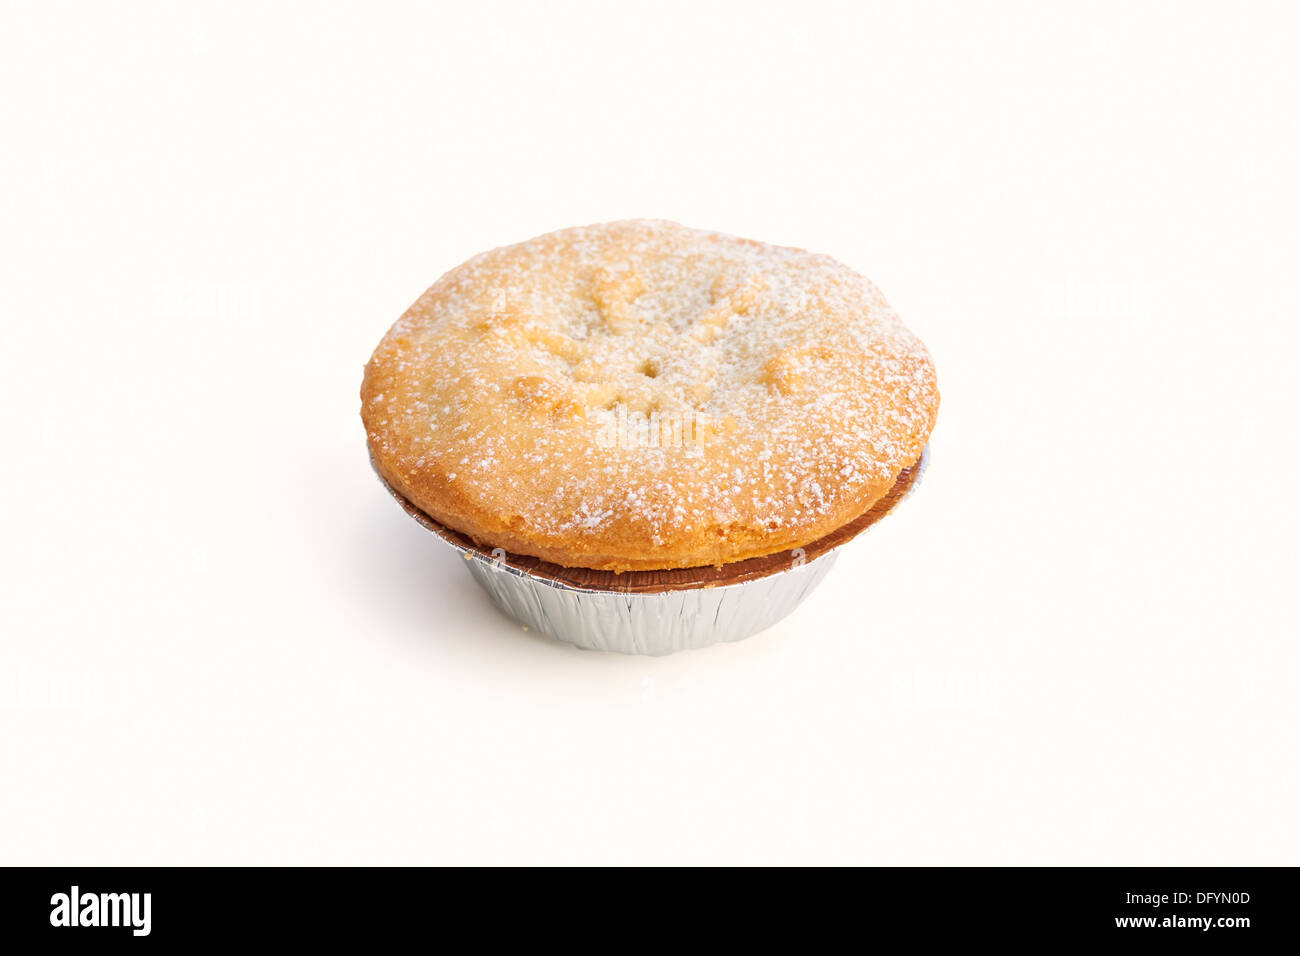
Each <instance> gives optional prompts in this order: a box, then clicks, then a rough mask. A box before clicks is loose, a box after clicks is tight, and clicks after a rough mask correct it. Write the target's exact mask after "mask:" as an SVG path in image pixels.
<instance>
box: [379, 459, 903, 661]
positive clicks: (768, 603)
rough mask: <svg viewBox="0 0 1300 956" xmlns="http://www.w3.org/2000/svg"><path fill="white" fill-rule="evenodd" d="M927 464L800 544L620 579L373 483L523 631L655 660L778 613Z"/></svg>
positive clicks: (742, 634) (743, 630)
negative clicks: (509, 543)
mask: <svg viewBox="0 0 1300 956" xmlns="http://www.w3.org/2000/svg"><path fill="white" fill-rule="evenodd" d="M928 462H929V448H928V446H927V448H926V449H925V450H924V451H923V452H922V454H921V458H920V459H919V460H918V461H917V462H916V463H915V464H913V465H911V466H910V467H909V468H905V469H904V470H903V471H902V472H901V473H900V474H899V477H898V481H897V482H896V483H895V484H894V487H893V488H891V489H890V491H889V492H888V493H887V494H886V495H885V497H884V498H882V499H881V500H880V501H879V502H877V503H876V505H875V506H874V507H872V508H871V509H870V510H869V511H868V512H866V513H865V514H864V515H862V516H861V517H859V518H857V519H856V520H854V521H852V522H850V523H849V524H847V525H845V526H843V527H842V528H839V529H837V530H836V531H834V532H832V533H831V534H829V535H827V536H826V537H824V538H822V539H820V540H818V541H815V542H813V543H811V544H809V545H806V546H804V547H802V548H794V549H793V550H789V551H782V552H778V553H777V554H774V555H768V556H766V557H762V558H754V559H751V560H748V561H740V562H736V563H735V564H728V565H724V566H722V567H720V568H685V569H678V570H670V571H626V572H623V573H621V574H615V573H613V572H609V571H593V570H589V569H585V568H564V567H560V566H559V565H554V564H549V563H547V562H544V561H540V560H538V559H536V558H530V557H526V556H522V555H510V554H507V553H506V552H505V551H503V550H502V549H500V548H495V549H488V548H484V547H481V546H480V545H479V544H478V543H476V542H475V541H473V540H472V539H470V538H469V537H468V536H466V535H463V534H460V533H459V532H457V531H454V530H452V529H450V528H447V527H445V526H444V525H441V524H439V523H438V522H436V521H434V520H433V519H432V518H430V517H429V516H428V515H426V514H425V513H424V512H422V511H420V510H419V509H418V508H416V507H415V506H414V505H413V504H412V503H411V502H410V501H408V500H407V499H406V498H405V497H403V496H402V495H401V494H400V493H398V492H397V491H396V490H395V489H393V487H392V486H391V485H389V484H388V483H387V482H386V481H384V479H383V477H382V476H381V477H380V481H382V482H383V483H384V487H386V488H387V489H388V491H389V493H390V494H392V496H393V497H394V498H395V499H396V500H397V502H398V504H400V505H401V506H402V508H403V509H404V510H405V511H406V513H407V514H409V515H410V516H411V517H412V518H414V519H415V520H416V521H418V522H419V523H420V524H421V525H423V526H424V527H425V528H427V529H428V530H429V531H432V532H433V533H434V535H435V536H436V537H437V538H438V539H439V540H441V541H443V542H445V543H446V544H448V545H450V546H451V547H453V548H455V549H456V550H457V551H458V552H460V554H461V555H462V556H463V557H464V559H465V566H466V567H467V568H468V569H469V572H470V574H471V575H472V576H473V577H474V580H475V581H477V582H478V583H479V585H480V586H481V587H482V588H483V590H485V591H486V592H487V593H488V595H489V596H490V597H491V599H492V602H493V603H494V604H496V606H497V607H498V608H500V609H501V611H502V612H504V613H505V614H506V615H508V616H509V617H511V618H513V619H514V620H516V621H518V622H519V623H521V624H523V625H524V626H525V627H527V628H529V629H531V630H534V631H538V632H540V633H542V634H545V635H547V636H549V637H552V638H555V639H556V640H560V641H565V642H567V643H570V644H575V645H577V646H578V647H582V648H586V649H589V650H598V651H616V652H618V653H621V654H650V655H662V654H672V653H675V652H676V651H685V650H693V649H696V648H701V647H707V646H709V645H710V644H719V643H723V642H727V641H739V640H743V639H744V638H746V637H750V636H752V635H754V634H757V633H759V632H760V631H764V630H766V629H767V628H769V627H771V626H772V625H773V624H775V623H777V622H778V621H780V620H781V619H782V618H784V617H786V616H787V615H788V614H790V612H792V611H793V610H794V609H795V608H796V607H798V606H799V603H800V602H801V601H803V599H804V598H805V597H807V596H808V595H809V593H811V592H812V590H813V588H815V587H816V586H817V585H818V584H819V583H821V580H822V579H823V578H824V577H825V576H826V574H827V572H829V571H830V569H831V566H832V565H833V564H834V563H835V558H836V555H837V553H838V551H839V549H840V548H841V547H843V546H844V545H845V544H847V543H848V542H849V541H851V540H852V539H853V538H855V537H857V536H858V535H859V534H861V533H862V532H863V531H865V530H866V529H867V528H869V527H871V526H872V525H874V524H875V523H876V522H877V521H879V520H880V519H881V518H883V517H884V516H885V515H886V514H888V513H889V512H890V511H892V510H893V509H894V508H895V507H897V506H898V504H899V503H900V502H901V501H902V500H903V499H904V498H906V497H907V496H908V495H909V494H910V493H911V491H912V490H913V489H914V488H915V487H916V485H917V483H918V481H919V479H920V476H921V473H922V471H923V470H924V469H925V466H926V465H927V464H928Z"/></svg>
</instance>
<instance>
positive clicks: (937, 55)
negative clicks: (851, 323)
mask: <svg viewBox="0 0 1300 956" xmlns="http://www.w3.org/2000/svg"><path fill="white" fill-rule="evenodd" d="M191 6H192V5H180V4H163V3H159V4H149V5H145V4H129V5H125V4H83V5H76V6H68V5H54V6H45V5H35V4H15V5H9V4H6V5H5V8H4V27H3V30H0V80H3V88H4V91H5V92H4V94H3V101H2V102H0V137H3V151H2V152H0V176H2V178H3V214H2V221H3V238H2V239H0V242H2V243H3V245H2V246H0V305H2V307H3V313H2V314H3V321H4V327H3V346H2V347H0V382H3V389H4V402H3V406H2V409H0V416H2V417H3V434H4V447H5V450H6V453H5V457H4V467H3V469H0V501H3V510H4V521H3V532H2V542H0V574H2V575H3V580H4V582H5V584H4V587H3V591H2V592H0V632H2V635H3V643H2V645H0V732H2V736H0V765H2V768H3V784H2V786H0V862H3V863H46V864H142V863H163V864H165V863H250V862H252V863H325V862H330V863H361V862H372V863H396V862H584V863H595V862H617V863H633V862H644V863H664V862H718V863H776V862H813V863H821V862H826V863H829V862H857V863H1052V864H1057V863H1060V864H1064V863H1118V864H1136V863H1146V864H1191V863H1206V864H1226V863H1239V864H1262V863H1291V864H1295V863H1297V862H1300V828H1298V824H1297V812H1296V806H1297V799H1298V798H1300V774H1298V772H1297V727H1298V718H1300V704H1298V703H1297V670H1298V667H1297V665H1298V655H1297V650H1296V638H1297V633H1298V631H1300V628H1298V627H1297V624H1298V623H1300V615H1298V614H1297V602H1296V598H1295V588H1296V583H1297V571H1298V570H1300V567H1298V562H1297V548H1296V540H1297V532H1298V531H1300V528H1298V527H1297V509H1296V506H1295V499H1294V493H1295V492H1294V482H1295V475H1296V471H1297V464H1300V458H1298V456H1297V452H1296V447H1295V438H1296V426H1295V422H1296V417H1295V416H1296V412H1297V407H1296V406H1297V402H1296V385H1295V374H1296V347H1297V344H1298V338H1300V337H1298V335H1297V314H1298V312H1300V295H1298V294H1297V281H1296V271H1297V252H1298V249H1297V219H1298V214H1300V208H1298V207H1300V202H1298V199H1297V197H1298V196H1300V190H1298V189H1297V176H1296V170H1297V166H1298V164H1300V155H1298V153H1300V150H1298V149H1297V147H1298V146H1300V135H1298V132H1297V117H1298V116H1300V103H1298V102H1297V99H1298V98H1297V92H1296V91H1297V88H1298V84H1300V67H1297V64H1296V49H1297V48H1298V47H1300V15H1298V14H1297V10H1296V7H1295V6H1294V5H1293V4H1265V3H1246V2H1239V3H1222V4H1211V5H1197V4H1190V3H1179V4H1174V3H1169V4H1151V3H1141V4H1128V3H1123V4H1115V5H1110V6H1104V7H1096V6H1095V5H1093V4H1083V3H1071V4H1060V3H1056V4H1043V3H1026V4H960V5H958V4H953V5H948V4H942V5H916V4H899V5H885V6H879V5H860V4H843V5H838V4H836V5H831V4H820V3H809V2H795V3H785V4H773V5H764V4H759V3H744V4H725V5H724V4H711V3H697V2H688V3H654V4H630V3H619V4H583V5H573V4H543V5H537V6H536V7H534V6H524V5H522V4H520V5H486V6H484V5H479V4H466V3H448V4H443V5H441V6H437V5H421V6H411V7H401V6H392V5H382V4H381V5H376V4H370V3H367V4H356V5H349V6H341V5H338V4H322V5H315V4H303V5H301V6H287V5H281V4H266V3H257V4H249V5H240V6H237V7H233V8H232V6H231V5H230V4H224V3H223V4H210V5H205V6H202V7H192V9H182V8H183V7H191ZM629 216H656V217H665V218H671V219H676V220H678V221H681V222H684V223H686V224H688V225H693V226H699V227H707V228H715V229H720V230H723V231H726V232H732V233H736V234H739V235H743V236H750V237H754V238H759V239H764V240H768V241H772V242H778V243H782V244H789V245H798V246H803V247H806V248H810V249H814V250H817V251H821V252H827V253H830V254H832V255H834V256H836V257H837V258H839V259H841V260H842V261H844V262H846V263H848V264H850V265H852V266H853V267H855V268H857V269H859V270H860V271H862V272H864V273H865V274H866V275H868V276H870V277H871V278H872V279H873V280H875V281H876V282H877V284H878V285H880V286H881V288H882V289H883V290H884V291H885V294H886V295H887V296H889V298H890V299H891V301H892V302H893V304H894V305H895V306H896V307H897V309H898V310H899V311H900V313H901V314H902V315H903V317H904V319H905V320H906V321H907V322H908V324H909V325H910V326H911V327H912V328H913V329H914V330H915V331H916V332H917V333H918V334H919V335H920V336H921V337H922V338H923V339H924V340H925V341H926V342H927V344H928V345H929V346H930V348H931V351H932V352H933V355H934V357H935V361H936V364H937V367H938V370H939V380H940V385H941V388H942V390H943V396H944V399H943V407H942V409H941V412H940V416H939V425H938V428H937V430H936V432H935V435H934V438H933V456H934V457H933V462H932V466H931V468H930V471H929V472H928V474H927V476H926V479H925V481H924V483H923V486H922V487H921V488H920V489H919V491H918V493H917V494H916V496H915V497H914V498H913V499H912V500H910V501H909V502H908V504H907V505H906V506H905V507H904V508H903V509H901V510H900V511H899V512H898V514H896V515H894V516H892V517H891V518H890V519H889V520H888V521H886V522H885V523H884V524H882V525H881V526H880V527H879V528H878V529H876V530H875V531H874V532H873V533H872V534H870V535H868V536H867V537H865V538H863V539H861V540H860V541H858V542H856V544H855V546H853V547H851V548H849V549H846V551H845V552H844V553H843V555H842V557H841V559H840V563H839V564H838V566H837V567H836V568H835V570H834V571H833V572H832V574H831V575H830V577H829V578H828V579H827V580H826V582H825V583H824V584H823V585H822V587H821V589H820V590H818V591H817V592H816V593H815V594H814V595H813V596H812V597H811V598H810V599H809V600H808V601H807V603H805V604H804V605H803V606H802V607H801V608H800V610H799V611H797V612H796V613H795V615H794V616H792V617H791V618H789V619H787V620H786V621H785V622H783V623H782V624H781V625H779V626H777V627H776V628H774V629H772V630H770V631H768V632H766V633H764V634H762V635H760V636H758V637H755V638H753V639H751V640H749V641H746V642H743V643H741V644H736V645H729V646H721V647H716V648H712V649H709V650H705V651H699V652H694V653H687V654H681V655H677V656H674V657H670V658H661V659H644V658H635V657H620V656H613V655H605V654H599V653H588V652H581V651H577V650H574V649H572V648H570V647H568V646H565V645H561V644H557V643H552V642H550V641H547V640H544V639H541V638H538V637H536V636H534V635H531V634H525V633H523V632H522V631H521V630H520V629H519V628H518V627H517V626H516V625H514V624H512V623H511V622H510V621H508V620H506V619H504V618H503V617H501V616H499V615H498V614H497V613H496V612H494V611H493V610H492V609H491V607H490V605H489V604H488V603H487V600H486V598H485V597H484V596H483V595H482V594H481V593H480V592H479V591H478V590H477V589H476V588H475V587H474V585H473V584H472V582H471V579H470V578H469V576H468V575H467V574H466V573H465V571H464V569H463V568H461V567H459V566H458V565H459V564H460V560H459V559H458V558H457V557H456V556H455V555H454V554H452V553H451V552H450V551H449V550H447V549H445V548H443V547H442V546H440V544H439V543H438V542H437V541H436V540H434V539H432V538H431V537H430V536H429V535H427V534H426V533H425V532H424V531H422V530H421V529H420V528H419V527H417V526H416V525H415V524H414V523H413V522H411V521H410V520H409V519H408V518H406V517H405V516H404V515H403V514H402V513H401V512H400V511H399V510H398V508H397V507H396V506H395V505H394V504H393V502H392V501H391V500H389V499H388V497H387V495H386V494H385V493H384V491H383V490H382V489H381V488H380V486H379V485H378V483H377V482H376V481H375V479H374V476H373V475H372V473H371V471H370V469H369V466H368V463H367V458H366V452H365V446H364V437H363V432H362V428H361V424H360V421H359V419H358V414H357V413H358V405H359V403H358V398H357V391H358V387H359V384H360V379H361V369H362V365H363V363H364V362H365V360H366V359H367V358H368V356H369V353H370V350H371V349H372V348H373V347H374V345H375V344H376V343H377V342H378V340H379V338H380V336H381V335H382V334H383V332H384V331H385V329H386V328H387V327H388V325H389V324H390V323H391V322H392V321H393V320H394V319H396V317H397V316H398V315H399V314H400V313H401V312H402V311H403V310H404V309H405V307H406V306H407V305H408V304H409V303H410V302H411V301H412V300H413V299H414V298H415V297H416V296H417V295H418V294H419V293H420V292H422V291H423V290H424V288H425V287H426V286H428V285H429V284H430V283H431V282H432V281H433V280H434V279H436V278H437V277H438V275H439V274H441V273H442V272H443V271H445V270H447V269H449V268H451V267H453V266H455V265H456V264H457V263H459V262H460V261H462V260H464V259H465V258H467V257H469V256H470V255H472V254H474V253H476V252H478V251H481V250H483V249H485V248H489V247H492V246H496V245H501V244H505V243H508V242H513V241H517V240H521V239H524V238H527V237H530V236H533V235H536V234H538V233H541V232H546V231H549V230H552V229H556V228H560V227H564V226H569V225H574V224H580V223H587V222H594V221H601V220H608V219H615V218H623V217H629Z"/></svg>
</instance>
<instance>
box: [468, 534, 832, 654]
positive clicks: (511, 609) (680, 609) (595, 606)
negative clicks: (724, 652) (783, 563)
mask: <svg viewBox="0 0 1300 956" xmlns="http://www.w3.org/2000/svg"><path fill="white" fill-rule="evenodd" d="M834 563H835V552H831V553H829V554H826V555H823V556H822V557H820V558H818V559H816V560H815V561H810V562H808V563H807V564H800V565H797V566H794V567H792V568H791V569H790V570H788V571H784V572H780V573H777V574H772V575H769V576H767V577H765V578H759V579H758V580H755V581H747V582H745V583H743V584H731V585H724V586H721V587H713V588H697V589H692V590H682V591H668V592H664V593H659V594H621V593H617V592H612V591H584V590H579V589H576V588H571V587H567V586H565V585H563V584H558V583H555V582H552V581H548V580H545V579H543V578H538V577H535V576H533V575H529V574H526V573H524V572H521V571H519V570H518V569H516V568H512V567H510V566H509V565H507V564H503V563H501V562H498V561H492V560H484V559H483V558H481V557H479V556H477V555H475V556H473V557H471V558H470V559H469V560H468V561H467V562H466V564H467V565H468V566H469V571H470V573H471V574H472V575H473V576H474V579H475V580H476V581H478V583H479V584H480V585H481V586H482V587H483V589H484V590H485V591H487V593H488V595H489V596H490V597H491V598H492V601H493V603H495V604H496V606H497V607H498V608H500V609H501V610H502V611H503V612H504V613H505V614H507V615H508V616H510V617H512V618H514V619H515V620H516V621H519V622H520V623H522V624H524V625H526V626H528V627H529V628H531V629H532V630H535V631H539V632H541V633H542V634H546V635H547V636H549V637H553V638H555V639H557V640H560V641H567V642H568V643H570V644H576V645H577V646H578V647H583V648H587V649H589V650H597V651H616V652H618V653H621V654H650V655H662V654H672V653H675V652H677V651H685V650H694V649H696V648H700V647H707V646H708V645H710V644H720V643H724V642H726V641H739V640H743V639H744V638H746V637H750V636H752V635H754V634H757V633H758V632H759V631H764V630H767V628H769V627H771V626H772V625H773V624H775V623H776V622H777V621H779V620H781V619H782V618H783V617H785V616H786V615H787V614H789V613H790V612H791V611H793V610H794V609H795V607H797V606H798V604H799V602H800V601H802V600H803V599H804V598H805V597H806V596H807V595H808V593H809V592H810V591H812V589H813V588H815V587H816V586H817V585H818V583H820V581H821V580H822V578H824V577H825V576H826V572H828V571H829V570H830V569H831V565H832V564H834Z"/></svg>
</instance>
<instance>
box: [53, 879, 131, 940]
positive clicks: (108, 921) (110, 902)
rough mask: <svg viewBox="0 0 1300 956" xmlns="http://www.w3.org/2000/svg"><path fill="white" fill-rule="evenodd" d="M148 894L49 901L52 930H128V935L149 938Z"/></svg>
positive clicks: (76, 893)
mask: <svg viewBox="0 0 1300 956" xmlns="http://www.w3.org/2000/svg"><path fill="white" fill-rule="evenodd" d="M150 896H151V894H149V893H86V894H82V893H81V891H80V888H79V887H76V886H74V887H73V888H72V892H71V893H55V894H54V895H53V896H51V897H50V906H51V907H52V908H51V910H50V925H51V926H129V927H131V935H133V936H148V935H149V904H150V902H151V900H150Z"/></svg>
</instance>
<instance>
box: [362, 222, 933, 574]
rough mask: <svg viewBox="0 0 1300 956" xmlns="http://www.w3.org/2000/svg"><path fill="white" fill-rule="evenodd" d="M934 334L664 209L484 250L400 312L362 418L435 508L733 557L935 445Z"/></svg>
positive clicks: (873, 295)
mask: <svg viewBox="0 0 1300 956" xmlns="http://www.w3.org/2000/svg"><path fill="white" fill-rule="evenodd" d="M938 402H939V395H938V389H937V385H936V380H935V374H934V368H933V365H932V363H931V361H930V358H929V355H928V354H927V352H926V350H925V348H924V346H923V345H921V343H920V341H919V340H917V339H916V337H915V336H913V335H912V334H911V333H910V332H909V331H908V330H907V329H906V328H904V327H903V325H902V323H901V322H900V321H899V320H898V318H897V316H896V315H895V314H894V313H893V311H892V310H891V309H890V308H889V306H888V304H887V303H886V302H885V300H884V298H883V297H882V296H881V294H880V292H879V291H878V290H877V289H876V288H875V286H873V285H872V284H871V283H870V282H868V281H867V280H866V279H864V278H862V277H861V276H859V275H857V274H856V273H854V272H853V271H852V270H850V269H848V268H847V267H845V266H843V265H841V264H840V263H838V262H836V261H835V260H834V259H831V258H829V257H827V256H822V255H815V254H812V253H808V252H804V251H802V250H799V249H789V248H783V247H779V246H771V245H766V244H763V243H758V242H753V241H750V240H744V239H737V238H734V237H731V236H725V235H721V234H718V233H712V232H704V231H699V230H694V229H687V228H685V227H683V226H679V225H676V224H674V223H669V222H663V221H657V220H630V221H625V222H615V223H607V224H601V225H595V226H587V227H582V228H575V229H566V230H562V231H560V232H555V233H550V234H548V235H545V236H540V237H538V238H536V239H532V240H529V241H527V242H524V243H520V244H518V245H514V246H508V247H505V248H502V249H496V250H493V251H491V252H487V253H484V254H482V255H479V256H476V257H474V258H473V259H470V260H469V261H468V262H466V263H465V264H463V265H461V266H459V267H457V268H456V269H453V270H452V271H451V272H449V273H447V274H446V275H445V276H443V277H442V278H441V279H440V280H438V282H437V283H435V284H434V286H433V287H432V288H430V289H429V290H428V291H427V292H426V293H425V294H424V295H423V296H421V297H420V299H419V300H418V301H416V303H415V304H414V305H412V306H411V308H410V309H409V310H408V311H407V312H406V314H405V315H403V316H402V317H401V319H399V320H398V322H397V323H396V324H395V325H394V326H393V328H392V329H391V330H389V332H388V334H387V335H386V336H385V337H384V339H383V341H382V342H381V343H380V345H379V347H378V348H377V349H376V350H375V354H374V356H373V357H372V358H371V360H370V364H369V365H368V366H367V368H366V376H365V381H364V384H363V387H362V417H363V419H364V422H365V425H366V431H367V436H368V439H369V443H370V449H371V454H372V456H373V458H374V460H375V463H376V466H377V467H378V468H379V470H380V472H381V473H382V474H383V475H384V477H385V478H386V479H387V480H388V481H389V482H390V483H391V484H392V485H393V486H394V487H395V488H396V489H397V490H398V491H399V492H400V493H401V494H403V495H404V496H405V497H407V498H408V499H409V500H410V501H411V502H413V503H414V504H415V505H416V506H418V507H419V508H421V509H422V510H424V511H426V512H427V513H428V514H429V515H431V516H432V517H434V518H435V519H436V520H438V521H440V522H442V523H443V524H446V525H448V526H449V527H451V528H454V529H455V530H458V531H461V532H463V533H465V534H468V535H470V536H471V537H473V538H475V539H476V540H478V541H480V542H482V543H485V544H490V545H492V546H500V547H503V548H505V549H506V550H507V551H511V552H515V553H519V554H527V555H532V556H535V557H538V558H542V559H543V560H547V561H552V562H554V563H557V564H563V565H568V566H576V567H588V568H602V569H609V570H630V569H647V568H674V567H692V566H698V565H716V564H724V563H728V562H732V561H738V560H743V559H746V558H751V557H756V556H759V555H763V554H770V553H773V552H776V551H780V550H783V549H786V548H790V547H795V546H798V545H801V544H804V543H807V542H809V541H812V540H815V539H817V538H819V537H821V536H822V535H824V534H826V533H828V532H829V531H831V530H832V529H834V528H835V527H837V526H839V525H840V524H843V523H845V522H848V521H850V520H852V519H854V518H855V517H857V516H858V515H860V514H862V513H863V512H864V511H866V510H867V509H868V508H870V507H871V505H872V504H873V503H874V502H875V501H876V500H877V499H878V498H879V497H880V496H881V495H883V494H884V493H885V492H886V491H887V490H888V489H889V488H890V487H891V485H892V484H893V482H894V479H895V478H896V476H897V475H898V473H899V472H900V471H901V470H902V469H903V468H905V467H906V466H908V465H910V464H911V463H912V462H914V461H915V460H916V459H917V458H918V457H919V456H920V453H921V449H922V447H923V446H924V444H925V442H926V439H927V437H928V436H929V433H930V430H931V428H932V427H933V424H934V417H935V413H936V411H937V408H938Z"/></svg>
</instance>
